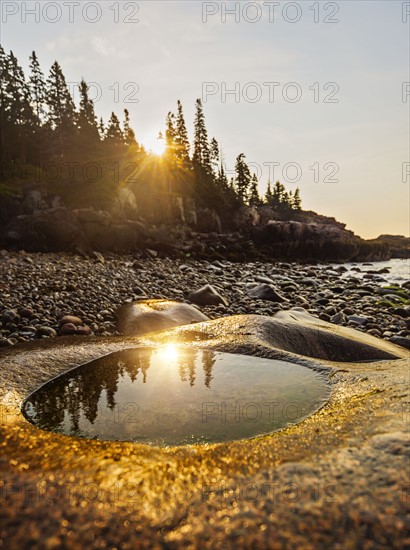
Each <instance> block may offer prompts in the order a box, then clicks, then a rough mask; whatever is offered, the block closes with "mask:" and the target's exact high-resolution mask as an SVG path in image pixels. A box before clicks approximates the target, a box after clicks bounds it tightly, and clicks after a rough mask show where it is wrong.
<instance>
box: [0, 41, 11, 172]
mask: <svg viewBox="0 0 410 550" xmlns="http://www.w3.org/2000/svg"><path fill="white" fill-rule="evenodd" d="M9 80H10V71H9V59H8V56H7V54H6V52H5V51H4V49H3V47H2V46H1V44H0V145H1V179H2V180H4V179H5V177H6V174H5V162H6V142H5V135H6V132H7V130H8V127H9V111H10V106H11V98H10V96H9V94H8V89H9Z"/></svg>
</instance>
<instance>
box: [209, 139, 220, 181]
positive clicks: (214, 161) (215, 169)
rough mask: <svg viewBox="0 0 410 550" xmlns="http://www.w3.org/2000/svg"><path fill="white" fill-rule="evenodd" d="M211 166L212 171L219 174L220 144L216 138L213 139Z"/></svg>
mask: <svg viewBox="0 0 410 550" xmlns="http://www.w3.org/2000/svg"><path fill="white" fill-rule="evenodd" d="M210 148H211V165H212V170H213V172H214V173H215V174H217V173H218V167H219V157H220V155H219V144H218V142H217V141H216V139H215V138H212V139H211V146H210Z"/></svg>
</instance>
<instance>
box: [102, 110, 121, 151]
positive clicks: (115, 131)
mask: <svg viewBox="0 0 410 550" xmlns="http://www.w3.org/2000/svg"><path fill="white" fill-rule="evenodd" d="M105 140H106V141H107V142H109V143H111V144H112V145H122V143H123V135H122V131H121V126H120V121H119V120H118V117H117V115H116V114H115V113H111V117H110V120H109V121H108V127H107V132H106V136H105Z"/></svg>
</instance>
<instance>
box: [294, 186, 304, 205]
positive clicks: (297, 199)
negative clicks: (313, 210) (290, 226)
mask: <svg viewBox="0 0 410 550" xmlns="http://www.w3.org/2000/svg"><path fill="white" fill-rule="evenodd" d="M293 210H302V200H301V198H300V189H299V187H297V188H296V190H295V194H294V196H293Z"/></svg>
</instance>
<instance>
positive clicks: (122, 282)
mask: <svg viewBox="0 0 410 550" xmlns="http://www.w3.org/2000/svg"><path fill="white" fill-rule="evenodd" d="M145 256H148V257H145V258H144V257H142V255H136V256H126V255H124V256H118V255H114V254H107V255H105V256H104V257H102V259H101V258H99V257H97V256H96V255H93V257H91V258H85V257H80V256H75V255H69V254H25V255H22V254H20V253H15V252H8V253H7V255H3V256H2V261H1V262H0V279H1V281H2V292H1V294H0V346H1V347H7V346H10V345H15V344H16V343H19V342H21V341H25V340H27V341H28V340H33V338H34V339H35V338H48V337H55V336H57V335H63V334H76V335H89V334H96V335H113V334H116V329H115V325H114V312H115V310H116V309H117V308H118V307H119V306H121V305H123V304H125V303H126V302H131V301H133V300H138V299H143V298H145V299H146V298H150V299H154V298H165V299H170V300H178V301H183V300H184V297H187V296H191V297H192V294H194V293H195V292H198V290H201V289H204V287H205V288H207V290H206V293H205V294H206V296H207V299H205V300H204V301H203V302H202V303H198V302H194V303H197V305H198V307H199V308H200V309H201V311H202V312H203V313H204V314H206V315H207V316H208V317H210V318H211V319H215V318H218V317H222V316H226V315H237V314H247V313H252V314H257V315H274V314H275V312H277V311H280V310H283V309H285V310H286V309H290V308H292V307H296V306H298V307H303V308H304V309H306V310H308V311H309V312H311V313H312V314H313V315H316V316H317V317H319V318H320V319H322V320H323V321H327V322H333V323H335V324H339V325H344V326H350V327H354V328H355V329H356V330H361V331H366V332H368V333H369V334H372V332H371V331H374V335H376V336H379V337H382V338H385V339H387V340H391V339H392V338H396V337H397V338H401V339H402V340H401V341H403V342H404V344H406V343H407V342H408V340H409V338H408V335H409V331H410V307H409V302H408V298H409V290H410V282H407V283H406V282H405V283H403V284H402V285H401V286H397V285H396V286H395V285H391V284H386V283H383V282H382V281H381V282H380V281H378V280H376V278H375V277H373V279H368V280H366V281H363V280H362V279H359V278H358V276H353V274H355V275H356V273H355V272H354V271H353V270H350V271H349V272H348V273H346V271H345V269H346V268H345V266H338V267H337V268H336V269H334V268H332V267H331V266H324V267H323V266H320V267H319V266H315V265H313V266H301V265H298V264H296V263H294V264H289V263H284V262H276V263H275V264H272V263H271V264H269V263H262V262H248V263H232V262H229V261H225V260H223V261H214V262H212V263H210V262H209V261H198V260H191V259H190V258H189V257H186V259H183V260H182V261H179V262H176V261H175V260H173V259H167V258H161V257H160V254H157V255H150V254H149V253H148V254H146V255H145ZM27 258H28V259H29V260H30V261H27ZM341 268H343V269H341ZM357 269H359V268H357ZM209 287H211V288H212V289H213V292H212V291H210V290H209ZM261 287H262V289H263V288H265V289H266V287H267V289H266V292H267V293H268V294H270V296H271V297H272V298H273V301H272V300H271V299H269V298H268V299H266V298H259V297H257V296H256V295H252V293H255V291H256V289H258V288H259V290H260V289H261ZM384 287H385V288H384ZM380 289H381V290H380ZM194 295H195V294H194ZM260 296H263V293H261V294H260ZM389 298H391V299H389ZM262 300H263V301H262ZM383 300H384V304H383ZM67 325H68V326H67Z"/></svg>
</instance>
